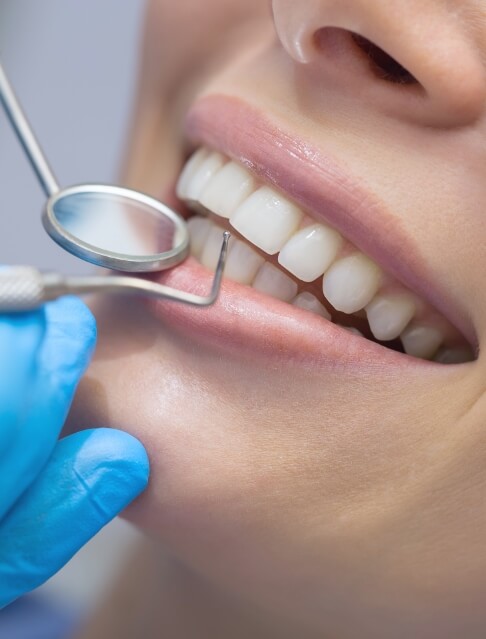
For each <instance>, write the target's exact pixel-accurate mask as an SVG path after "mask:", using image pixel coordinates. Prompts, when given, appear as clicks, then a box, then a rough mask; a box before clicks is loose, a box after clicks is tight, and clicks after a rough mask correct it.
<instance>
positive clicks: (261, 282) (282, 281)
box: [253, 262, 298, 302]
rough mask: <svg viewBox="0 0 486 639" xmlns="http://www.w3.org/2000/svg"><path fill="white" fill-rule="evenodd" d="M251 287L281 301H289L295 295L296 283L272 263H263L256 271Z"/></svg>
mask: <svg viewBox="0 0 486 639" xmlns="http://www.w3.org/2000/svg"><path fill="white" fill-rule="evenodd" d="M253 288H256V289H257V290H258V291H261V292H262V293H266V294H267V295H271V296H272V297H276V298H277V299H279V300H282V301H283V302H290V300H291V299H293V298H294V297H295V296H296V295H297V290H298V287H297V283H296V282H294V280H292V279H290V277H288V276H287V275H285V273H282V271H281V270H280V269H278V268H277V267H276V266H273V264H268V263H267V262H265V264H264V265H263V266H262V268H261V269H260V270H259V271H258V274H257V276H256V277H255V280H254V282H253Z"/></svg>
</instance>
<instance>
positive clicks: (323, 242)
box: [278, 224, 343, 282]
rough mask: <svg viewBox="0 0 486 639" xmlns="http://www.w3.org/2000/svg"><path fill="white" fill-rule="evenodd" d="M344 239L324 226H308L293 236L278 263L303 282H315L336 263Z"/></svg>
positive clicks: (280, 255)
mask: <svg viewBox="0 0 486 639" xmlns="http://www.w3.org/2000/svg"><path fill="white" fill-rule="evenodd" d="M342 242H343V239H342V237H341V235H340V234H339V233H338V232H337V231H334V230H333V229H330V228H329V227H327V226H324V225H322V224H313V225H312V226H307V227H305V228H303V229H302V230H301V231H298V232H297V233H296V234H295V235H293V236H292V237H291V238H290V240H289V241H288V242H287V243H286V244H285V246H284V247H283V248H282V250H281V251H280V253H279V256H278V261H279V263H280V264H281V265H282V266H283V267H284V268H286V269H287V270H288V271H290V273H292V274H293V275H295V276H296V277H298V278H299V280H302V281H303V282H313V281H314V280H315V279H317V278H318V277H320V276H321V275H323V274H324V272H325V271H326V270H327V269H328V267H329V266H330V265H331V263H332V262H333V261H334V259H335V257H336V255H337V253H338V251H339V249H340V247H341V245H342Z"/></svg>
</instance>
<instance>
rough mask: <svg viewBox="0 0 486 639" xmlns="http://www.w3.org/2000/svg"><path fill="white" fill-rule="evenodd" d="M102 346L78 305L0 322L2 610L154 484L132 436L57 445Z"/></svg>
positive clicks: (86, 434)
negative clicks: (81, 381) (93, 355)
mask: <svg viewBox="0 0 486 639" xmlns="http://www.w3.org/2000/svg"><path fill="white" fill-rule="evenodd" d="M95 339H96V327H95V322H94V319H93V316H92V315H91V313H90V312H89V310H88V309H87V307H86V306H85V305H84V304H83V303H82V302H81V301H80V300H78V299H76V298H73V297H66V298H63V299H60V300H57V301H56V302H52V303H50V304H47V305H46V306H45V307H44V308H43V309H42V310H39V311H35V312H31V313H23V314H18V315H0V607H3V606H5V605H7V604H8V603H10V602H11V601H13V600H14V599H15V598H17V597H19V596H20V595H22V594H23V593H25V592H28V591H30V590H32V589H33V588H36V587H37V586H39V585H40V584H42V583H43V582H44V581H46V580H47V579H48V578H49V577H50V576H52V575H53V574H54V573H55V572H57V571H58V570H59V569H60V568H61V567H62V566H63V565H64V564H65V563H66V562H67V561H68V560H69V559H70V558H71V557H72V556H73V555H74V554H75V553H76V551H77V550H79V548H81V546H83V545H84V544H85V543H86V542H87V541H88V540H89V539H90V538H91V537H92V536H93V535H95V534H96V533H97V532H98V531H99V530H100V529H101V528H102V527H103V526H104V525H105V524H106V523H108V522H109V521H110V520H111V519H112V518H113V517H115V515H116V514H117V513H118V512H120V511H121V510H122V509H123V508H124V507H125V506H126V505H127V504H128V503H129V502H130V501H132V500H133V499H134V498H135V497H136V496H137V495H138V494H139V493H140V492H141V491H142V490H143V489H144V488H145V486H146V484H147V480H148V473H149V466H148V460H147V455H146V453H145V449H144V448H143V446H142V444H141V443H140V442H139V441H138V440H136V439H135V438H133V437H131V436H130V435H128V434H127V433H124V432H121V431H116V430H111V429H100V430H92V431H83V432H80V433H76V434H74V435H71V436H69V437H66V438H65V439H62V440H59V439H58V437H59V433H60V431H61V428H62V426H63V424H64V420H65V419H66V415H67V413H68V410H69V407H70V403H71V400H72V398H73V395H74V391H75V388H76V385H77V383H78V381H79V379H80V377H81V376H82V374H83V372H84V370H85V368H86V366H87V364H88V362H89V358H90V356H91V353H92V351H93V348H94V343H95Z"/></svg>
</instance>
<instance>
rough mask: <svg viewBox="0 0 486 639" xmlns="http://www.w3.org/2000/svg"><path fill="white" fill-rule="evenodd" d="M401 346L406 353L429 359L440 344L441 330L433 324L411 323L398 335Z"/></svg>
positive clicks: (441, 338) (441, 339) (442, 337)
mask: <svg viewBox="0 0 486 639" xmlns="http://www.w3.org/2000/svg"><path fill="white" fill-rule="evenodd" d="M400 338H401V340H402V344H403V348H404V350H405V352H406V353H407V354H408V355H412V356H413V357H421V358H422V359H431V358H432V357H433V356H434V355H435V354H436V352H437V350H438V348H439V346H440V345H441V344H442V341H443V339H444V336H443V334H442V331H441V330H439V329H438V328H436V327H434V326H422V325H420V324H411V325H410V326H409V327H408V328H406V329H405V330H404V331H403V333H402V334H401V335H400Z"/></svg>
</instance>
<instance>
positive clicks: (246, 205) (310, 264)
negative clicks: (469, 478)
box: [177, 147, 473, 364]
mask: <svg viewBox="0 0 486 639" xmlns="http://www.w3.org/2000/svg"><path fill="white" fill-rule="evenodd" d="M177 195H178V197H179V198H180V199H181V200H183V201H184V202H185V203H186V204H187V205H188V206H189V208H191V209H192V210H195V211H196V212H199V213H201V212H203V215H200V214H199V215H196V216H194V217H192V218H191V219H189V221H188V224H189V229H190V235H191V254H192V255H193V256H194V257H195V258H196V259H197V260H198V261H199V262H200V263H201V264H202V265H203V266H205V267H206V268H208V269H210V270H214V269H215V268H216V264H217V260H218V257H219V252H220V247H221V235H222V233H223V230H225V229H230V230H232V231H233V232H234V231H235V230H236V232H237V233H238V236H239V238H240V239H233V240H232V242H231V247H230V250H229V255H228V260H227V265H226V271H225V277H227V278H228V279H230V280H232V281H234V282H238V283H239V284H244V285H246V286H251V287H252V288H254V289H256V290H258V291H260V292H262V293H264V294H266V295H269V296H271V297H273V298H276V299H278V300H281V301H283V302H288V303H289V304H292V305H294V306H297V307H299V308H301V309H305V310H307V311H309V312H311V313H315V314H317V315H319V316H320V317H322V318H324V319H325V320H327V321H333V320H334V321H335V322H336V323H337V324H338V325H340V326H341V327H342V328H345V329H347V330H348V331H351V332H353V333H354V334H355V335H360V336H362V337H364V336H365V335H366V336H367V338H368V339H373V340H374V341H379V342H383V343H384V345H388V347H391V348H393V349H394V350H401V351H403V352H405V353H407V354H408V355H412V356H414V357H419V358H423V359H434V361H437V362H441V363H447V364H450V363H461V362H466V361H470V360H472V359H473V354H472V351H471V349H470V348H469V347H468V345H467V344H466V343H465V342H464V341H463V340H460V338H459V337H458V335H457V331H455V330H454V328H453V327H452V326H451V325H450V324H449V323H448V322H447V321H446V320H445V319H444V318H443V317H441V316H440V315H438V314H437V313H434V310H433V309H432V308H431V307H430V305H427V304H426V303H425V302H424V301H423V300H421V299H420V298H419V297H417V296H416V295H414V294H413V293H412V292H410V291H409V290H407V289H406V288H405V287H403V286H402V285H400V284H399V283H398V282H397V281H396V280H394V279H393V278H392V277H391V276H389V275H388V274H387V273H385V272H384V271H383V270H382V269H381V268H380V266H379V265H378V264H376V263H375V262H374V261H373V260H371V259H370V258H369V257H367V256H366V255H365V254H364V253H362V252H360V251H358V250H357V249H356V247H354V246H353V245H352V244H350V243H349V242H347V241H346V240H345V238H344V237H343V236H342V235H341V234H340V233H339V232H338V231H337V230H335V229H333V228H331V227H330V226H328V225H324V224H319V223H316V222H315V220H313V219H312V218H311V217H309V216H308V215H306V213H305V212H304V211H303V210H302V209H301V208H299V207H298V206H296V205H295V204H294V203H293V202H291V201H290V200H289V199H288V198H286V197H285V196H284V195H283V194H282V193H280V192H279V191H277V190H276V189H274V188H271V187H269V186H267V185H264V184H262V183H261V182H259V181H258V180H256V179H255V178H254V177H253V175H252V174H251V173H250V172H249V171H248V170H247V169H246V168H245V167H244V166H242V165H241V164H239V163H238V162H234V161H231V160H230V159H229V158H227V157H225V156H224V155H222V154H221V153H219V152H216V151H211V150H209V149H207V148H204V147H203V148H200V149H199V150H198V151H197V152H196V153H195V154H194V155H193V156H192V157H191V159H190V160H189V161H188V162H187V164H186V165H185V167H184V170H183V171H182V174H181V177H180V179H179V182H178V185H177ZM360 329H361V330H360ZM395 340H399V341H398V342H396V341H395ZM461 342H462V343H461ZM387 343H389V344H387Z"/></svg>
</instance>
